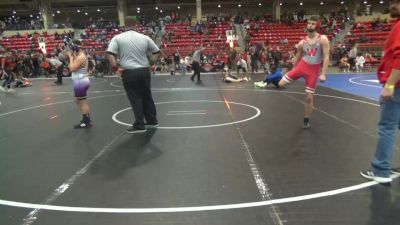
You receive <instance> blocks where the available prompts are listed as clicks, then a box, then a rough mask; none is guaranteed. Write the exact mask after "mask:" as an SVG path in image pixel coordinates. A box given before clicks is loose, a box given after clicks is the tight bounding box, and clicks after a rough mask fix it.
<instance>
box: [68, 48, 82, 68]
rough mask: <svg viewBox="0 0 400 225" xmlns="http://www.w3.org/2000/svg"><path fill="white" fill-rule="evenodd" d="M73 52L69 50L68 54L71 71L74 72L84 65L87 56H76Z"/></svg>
mask: <svg viewBox="0 0 400 225" xmlns="http://www.w3.org/2000/svg"><path fill="white" fill-rule="evenodd" d="M72 54H73V53H72V52H67V53H66V55H67V56H68V60H69V63H68V67H69V71H71V72H74V71H77V70H78V69H79V68H81V67H82V65H83V64H84V63H85V58H84V57H82V56H78V57H74V56H73V55H72Z"/></svg>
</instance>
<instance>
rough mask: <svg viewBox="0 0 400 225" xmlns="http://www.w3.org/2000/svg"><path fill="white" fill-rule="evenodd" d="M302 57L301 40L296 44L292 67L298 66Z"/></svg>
mask: <svg viewBox="0 0 400 225" xmlns="http://www.w3.org/2000/svg"><path fill="white" fill-rule="evenodd" d="M302 57H303V40H301V41H300V42H299V43H298V44H297V52H296V61H295V62H293V63H294V64H293V66H296V65H297V64H299V62H300V61H301V58H302Z"/></svg>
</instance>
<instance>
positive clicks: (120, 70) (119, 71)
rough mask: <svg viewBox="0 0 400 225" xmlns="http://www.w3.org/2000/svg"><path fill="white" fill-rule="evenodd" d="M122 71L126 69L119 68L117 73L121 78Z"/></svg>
mask: <svg viewBox="0 0 400 225" xmlns="http://www.w3.org/2000/svg"><path fill="white" fill-rule="evenodd" d="M122 72H124V69H121V68H118V70H117V71H116V72H115V73H116V74H117V76H118V77H120V78H121V76H122Z"/></svg>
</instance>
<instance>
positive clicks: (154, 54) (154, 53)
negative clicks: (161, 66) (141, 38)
mask: <svg viewBox="0 0 400 225" xmlns="http://www.w3.org/2000/svg"><path fill="white" fill-rule="evenodd" d="M147 41H148V45H147V51H148V52H150V53H151V55H150V57H149V59H150V61H151V62H153V63H154V62H157V60H158V57H160V48H159V47H158V46H157V45H156V43H155V42H154V41H153V40H152V39H151V38H149V37H148V38H147Z"/></svg>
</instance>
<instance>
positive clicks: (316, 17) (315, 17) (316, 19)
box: [308, 16, 319, 22]
mask: <svg viewBox="0 0 400 225" xmlns="http://www.w3.org/2000/svg"><path fill="white" fill-rule="evenodd" d="M308 20H311V21H316V22H318V21H319V16H310V18H308Z"/></svg>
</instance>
